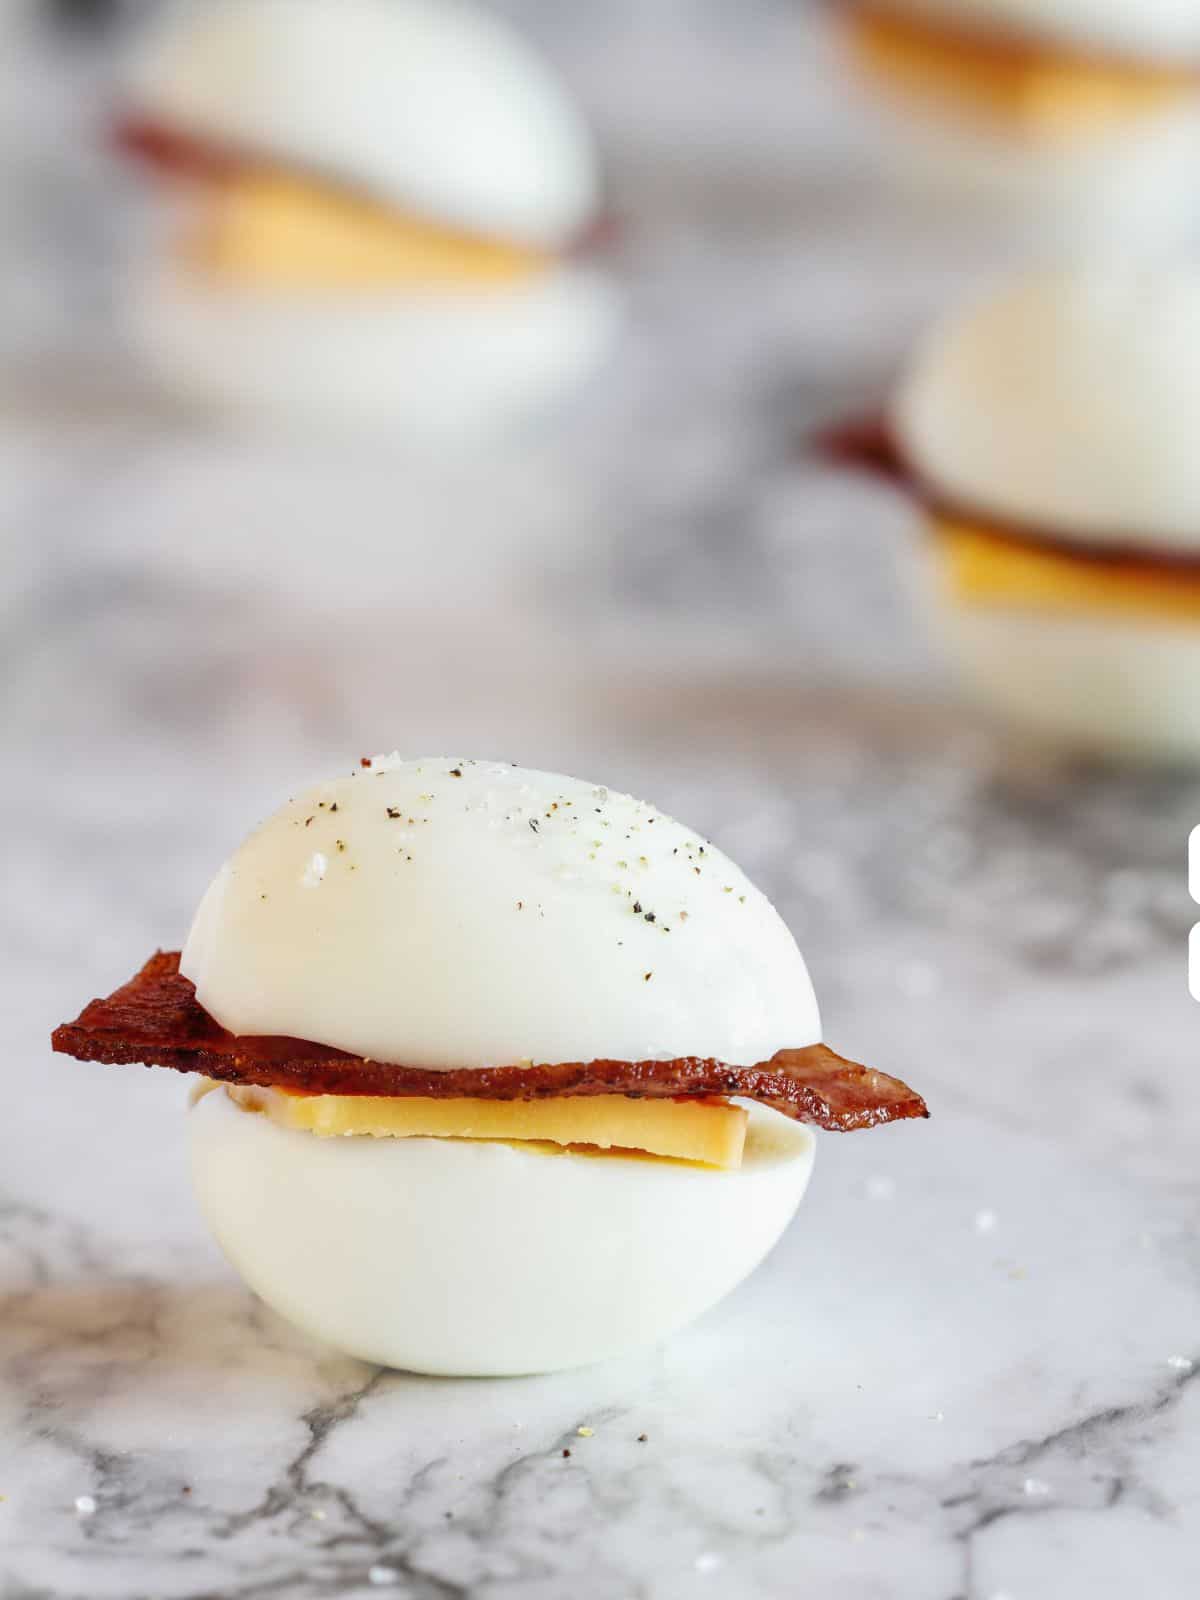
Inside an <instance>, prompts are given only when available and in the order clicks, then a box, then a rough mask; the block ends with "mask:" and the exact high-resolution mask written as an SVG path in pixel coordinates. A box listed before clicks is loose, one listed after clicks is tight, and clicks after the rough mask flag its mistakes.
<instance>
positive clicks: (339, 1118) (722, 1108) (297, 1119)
mask: <svg viewBox="0 0 1200 1600" xmlns="http://www.w3.org/2000/svg"><path fill="white" fill-rule="evenodd" d="M229 1095H230V1098H231V1099H232V1100H233V1101H234V1102H235V1104H237V1105H239V1106H241V1107H242V1109H243V1110H245V1111H257V1112H262V1113H264V1114H265V1115H266V1116H268V1117H270V1119H271V1121H272V1122H277V1123H278V1124H279V1125H280V1126H281V1127H284V1128H294V1129H298V1130H300V1131H302V1132H305V1133H315V1134H316V1135H317V1136H318V1137H319V1138H323V1139H330V1138H337V1137H342V1136H347V1135H352V1136H355V1137H360V1138H361V1137H369V1138H375V1139H429V1138H433V1139H490V1140H503V1141H505V1142H508V1141H519V1142H536V1143H550V1144H554V1145H572V1146H589V1147H591V1148H595V1149H600V1150H634V1151H640V1152H643V1153H645V1154H647V1155H654V1156H670V1157H673V1158H674V1159H675V1160H677V1161H698V1162H701V1163H703V1164H704V1165H705V1166H710V1167H724V1168H732V1167H738V1166H740V1165H741V1162H742V1147H743V1145H744V1143H745V1138H746V1112H745V1111H744V1110H743V1108H742V1107H741V1106H734V1105H729V1104H727V1103H726V1102H724V1101H720V1100H656V1099H647V1100H632V1099H630V1098H629V1096H628V1095H622V1094H602V1095H559V1096H554V1097H551V1098H548V1099H545V1100H473V1099H450V1100H431V1099H423V1098H420V1097H418V1096H412V1097H407V1096H397V1097H392V1096H383V1095H336V1094H311V1095H309V1094H288V1093H286V1092H284V1091H281V1090H278V1089H257V1088H251V1087H244V1086H241V1085H235V1086H231V1087H230V1088H229Z"/></svg>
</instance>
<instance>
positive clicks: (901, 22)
mask: <svg viewBox="0 0 1200 1600" xmlns="http://www.w3.org/2000/svg"><path fill="white" fill-rule="evenodd" d="M849 33H850V45H851V48H852V50H853V52H854V54H855V56H856V58H857V59H858V61H859V63H860V65H861V66H862V67H863V68H864V69H865V70H866V71H867V72H868V73H869V75H870V76H871V77H872V78H874V79H876V80H878V81H879V82H880V83H881V85H883V86H885V87H888V88H891V89H894V90H896V91H898V92H900V93H902V94H905V95H908V96H910V97H912V98H913V99H917V100H920V101H929V100H935V101H941V102H944V103H946V104H947V105H949V106H951V107H952V108H953V109H956V110H958V111H962V112H965V113H968V114H969V115H971V116H972V117H973V118H976V119H980V118H985V119H986V118H990V119H992V120H997V121H999V122H1001V123H1003V124H1004V125H1006V126H1007V127H1009V128H1010V129H1011V130H1012V131H1013V132H1016V133H1021V134H1030V135H1033V136H1035V137H1046V138H1051V139H1054V138H1071V137H1072V136H1074V135H1077V134H1086V133H1088V132H1090V131H1092V130H1093V129H1095V128H1096V127H1097V126H1103V125H1104V124H1106V123H1110V122H1112V121H1115V120H1119V119H1120V118H1122V117H1124V116H1128V115H1130V114H1136V113H1138V112H1141V111H1143V110H1146V109H1147V108H1149V107H1151V106H1154V105H1157V104H1159V103H1161V102H1162V101H1164V100H1168V99H1170V98H1173V97H1175V96H1177V95H1178V94H1180V93H1181V92H1183V91H1184V90H1185V88H1186V87H1187V86H1188V82H1189V75H1188V74H1187V73H1185V72H1184V71H1183V70H1182V69H1178V68H1176V69H1172V68H1164V67H1154V66H1149V65H1142V64H1140V63H1139V64H1125V63H1121V62H1112V61H1099V60H1095V59H1092V60H1088V59H1084V58H1073V57H1070V56H1064V55H1062V54H1061V53H1056V52H1055V51H1054V49H1053V47H1052V46H1047V47H1046V48H1045V50H1042V49H1039V47H1038V46H1037V45H1036V44H1034V43H1026V42H1024V41H1012V42H1010V41H1008V40H995V39H989V38H985V37H983V36H982V35H980V36H979V37H975V38H972V37H971V36H970V35H969V34H968V33H967V31H966V30H965V29H964V30H962V31H960V32H958V33H955V32H952V31H951V30H949V29H942V28H939V27H937V25H936V24H935V23H926V22H924V21H923V20H921V19H914V18H909V17H900V16H895V15H892V14H890V13H889V12H888V10H887V8H886V7H882V6H881V7H878V8H877V7H875V6H873V5H869V4H868V5H856V6H854V7H853V8H852V10H851V15H850V29H849Z"/></svg>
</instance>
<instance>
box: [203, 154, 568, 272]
mask: <svg viewBox="0 0 1200 1600" xmlns="http://www.w3.org/2000/svg"><path fill="white" fill-rule="evenodd" d="M185 248H186V252H187V255H188V258H189V260H191V261H192V262H194V263H196V264H199V265H200V266H202V267H203V268H204V269H205V270H206V271H208V272H210V273H212V274H214V275H215V276H217V277H221V278H226V279H229V280H231V281H233V282H241V283H248V284H261V285H267V286H272V287H280V288H301V289H307V288H328V289H339V288H376V287H385V286H387V285H390V284H410V285H411V284H422V283H428V284H434V285H440V286H445V285H447V284H455V283H459V284H463V285H475V284H486V283H497V282H500V283H503V282H507V281H509V280H511V279H514V278H520V277H523V276H524V275H526V274H528V273H530V272H533V271H536V270H537V269H538V268H539V267H541V266H543V265H544V264H545V262H546V259H547V258H546V257H545V256H544V255H542V254H540V253H539V252H538V251H536V250H531V249H526V248H524V247H522V246H519V245H510V244H505V243H503V242H502V241H499V240H491V239H483V238H474V237H472V236H471V235H469V234H459V233H455V232H453V230H451V229H448V228H442V227H439V226H438V225H437V224H436V223H434V222H427V221H423V220H421V219H419V218H416V217H410V216H406V215H405V214H404V213H403V212H400V211H394V210H392V209H390V208H389V207H387V206H385V205H381V204H379V203H377V202H373V201H371V200H370V199H367V198H364V197H362V196H359V195H355V194H353V193H351V192H349V191H340V190H338V189H336V188H334V187H332V186H326V185H323V184H320V183H313V182H306V181H305V180H303V179H300V178H293V177H290V176H288V175H286V174H279V173H269V172H245V173H239V174H237V175H235V176H232V177H230V178H228V179H227V180H226V181H224V182H222V183H219V184H215V185H214V186H213V187H212V188H211V190H210V191H209V192H208V194H207V196H206V198H205V200H204V202H203V211H202V213H201V216H200V218H199V221H198V225H197V227H196V230H195V232H194V233H193V234H192V235H191V237H190V238H189V240H188V241H187V244H186V246H185Z"/></svg>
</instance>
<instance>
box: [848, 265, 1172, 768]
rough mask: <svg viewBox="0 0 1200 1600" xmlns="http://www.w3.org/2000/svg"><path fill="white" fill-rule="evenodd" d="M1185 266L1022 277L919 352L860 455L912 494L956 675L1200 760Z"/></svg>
mask: <svg viewBox="0 0 1200 1600" xmlns="http://www.w3.org/2000/svg"><path fill="white" fill-rule="evenodd" d="M1198 413H1200V273H1197V272H1196V271H1195V270H1194V269H1193V268H1190V267H1180V268H1166V267H1160V268H1141V269H1139V268H1136V267H1112V266H1110V267H1105V268H1098V269H1086V268H1079V269H1069V270H1068V269H1062V270H1056V271H1042V272H1038V273H1034V274H1028V275H1025V276H1022V277H1020V278H1018V279H1016V280H1014V281H1012V282H1010V283H1009V284H1008V285H1006V286H1005V287H1003V288H1002V289H1001V290H1000V291H999V292H998V293H994V294H992V295H991V296H990V297H988V298H987V299H985V300H984V301H983V302H982V303H980V304H977V305H975V306H974V307H973V308H971V309H969V310H968V311H967V312H966V313H965V314H956V315H954V316H951V317H950V318H949V319H947V320H946V321H945V322H944V323H943V324H942V325H941V326H940V327H938V328H936V329H935V330H934V331H933V333H932V334H931V335H930V336H929V337H928V338H927V339H926V340H925V342H924V343H923V344H922V346H921V347H920V348H919V349H918V351H917V353H916V355H915V358H914V359H913V361H912V362H911V364H910V366H909V370H908V372H907V373H906V375H905V376H904V378H903V380H902V381H901V383H900V385H899V388H898V392H897V393H896V395H895V398H894V400H893V403H892V406H891V408H890V414H889V416H888V419H887V426H886V429H885V432H884V436H883V437H882V438H881V439H879V440H877V441H875V450H876V459H877V460H878V458H879V455H880V452H881V451H887V452H890V456H891V465H892V466H893V468H894V470H895V471H897V472H898V473H899V474H900V475H901V476H902V478H903V480H904V482H905V483H906V484H907V486H908V487H909V489H910V491H911V492H912V493H913V494H914V495H915V496H916V497H917V498H918V499H919V501H920V503H921V506H922V510H923V517H924V520H925V524H926V527H927V530H928V547H929V551H930V561H931V567H932V570H933V573H934V576H935V584H936V602H937V615H938V617H939V618H940V621H941V623H942V626H943V631H944V633H945V636H946V640H947V643H948V646H949V650H950V653H951V655H952V657H953V658H954V660H955V661H956V662H957V664H958V666H959V668H960V669H961V672H962V674H963V676H964V678H965V679H966V681H967V683H968V684H969V686H970V687H971V688H973V689H974V691H975V692H976V694H977V695H978V696H979V698H980V699H981V700H982V701H983V702H984V703H985V704H986V705H988V706H990V707H992V708H994V709H995V710H997V711H999V712H1000V713H1002V714H1003V715H1005V716H1006V717H1007V718H1009V719H1010V720H1011V721H1013V722H1014V723H1017V724H1020V725H1023V726H1024V727H1026V728H1027V729H1031V730H1034V731H1036V732H1039V733H1042V734H1045V735H1048V736H1051V737H1052V738H1054V739H1055V740H1058V741H1061V742H1065V743H1067V744H1068V745H1075V746H1079V747H1081V748H1083V749H1088V750H1093V751H1098V752H1100V753H1106V752H1112V753H1117V754H1122V753H1127V754H1140V755H1143V756H1157V757H1166V758H1171V759H1187V760H1195V759H1196V758H1197V757H1200V452H1198V451H1197V449H1196V445H1195V439H1194V436H1193V435H1194V419H1195V417H1196V416H1197V414H1198Z"/></svg>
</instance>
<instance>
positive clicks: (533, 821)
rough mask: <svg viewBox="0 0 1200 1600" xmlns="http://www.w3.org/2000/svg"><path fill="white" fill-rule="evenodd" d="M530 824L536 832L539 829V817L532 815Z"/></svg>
mask: <svg viewBox="0 0 1200 1600" xmlns="http://www.w3.org/2000/svg"><path fill="white" fill-rule="evenodd" d="M529 826H530V827H531V828H532V829H533V831H534V833H536V832H537V831H538V819H537V818H536V817H530V819H529Z"/></svg>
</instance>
